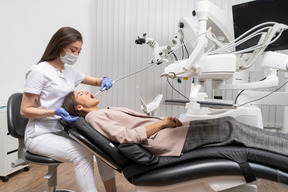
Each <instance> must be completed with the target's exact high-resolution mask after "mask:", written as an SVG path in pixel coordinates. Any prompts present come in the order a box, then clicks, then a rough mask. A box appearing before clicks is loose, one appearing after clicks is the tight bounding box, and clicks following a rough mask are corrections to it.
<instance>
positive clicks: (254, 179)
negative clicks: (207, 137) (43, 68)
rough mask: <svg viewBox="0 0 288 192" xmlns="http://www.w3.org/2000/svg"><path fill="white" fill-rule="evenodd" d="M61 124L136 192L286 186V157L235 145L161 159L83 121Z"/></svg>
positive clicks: (247, 190) (240, 191)
mask: <svg viewBox="0 0 288 192" xmlns="http://www.w3.org/2000/svg"><path fill="white" fill-rule="evenodd" d="M61 123H62V125H63V127H64V129H65V131H66V132H67V133H68V134H69V135H70V136H71V137H72V138H73V139H74V140H76V141H77V142H78V143H80V144H81V145H83V146H85V147H86V148H88V149H89V150H90V151H92V152H93V153H94V155H96V156H97V157H98V158H100V159H101V160H102V161H104V162H105V163H107V164H108V165H109V166H111V167H112V168H113V169H115V170H116V171H118V172H121V173H123V175H124V176H125V178H126V179H127V180H128V181H129V182H130V183H131V184H133V185H135V186H136V190H137V191H140V192H144V191H158V192H160V191H168V192H172V191H177V192H178V191H197V192H212V191H223V192H224V191H235V192H236V191H237V192H244V191H245V192H256V191H257V185H258V184H260V183H261V180H262V179H266V180H270V181H274V182H278V183H282V184H286V185H287V184H288V166H287V165H288V157H287V156H283V155H279V154H276V153H273V152H268V151H264V150H259V149H253V148H247V147H244V146H241V145H236V144H235V145H230V146H221V147H202V148H198V149H196V150H193V151H189V152H186V153H183V154H182V155H181V156H180V157H160V156H157V155H155V154H152V153H151V152H149V151H148V150H146V149H145V148H143V147H141V146H140V145H138V144H119V143H115V142H112V141H110V140H108V139H107V138H106V137H104V136H103V135H101V134H100V133H99V132H98V131H96V130H95V129H94V128H93V127H92V126H91V125H90V124H89V123H87V122H86V121H85V119H84V118H82V117H80V118H78V119H77V121H76V122H74V123H69V124H68V123H66V122H64V121H62V122H61Z"/></svg>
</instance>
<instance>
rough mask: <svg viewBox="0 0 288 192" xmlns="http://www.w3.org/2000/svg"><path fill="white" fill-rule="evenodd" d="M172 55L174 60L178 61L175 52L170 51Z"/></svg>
mask: <svg viewBox="0 0 288 192" xmlns="http://www.w3.org/2000/svg"><path fill="white" fill-rule="evenodd" d="M172 55H173V56H174V58H175V60H176V61H178V58H177V56H176V55H175V53H172Z"/></svg>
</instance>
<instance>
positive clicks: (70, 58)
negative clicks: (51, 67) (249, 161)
mask: <svg viewBox="0 0 288 192" xmlns="http://www.w3.org/2000/svg"><path fill="white" fill-rule="evenodd" d="M64 51H65V50H64ZM77 59H78V56H77V55H74V54H72V53H69V52H67V51H65V55H64V56H62V55H61V53H60V60H61V61H62V62H63V63H66V64H68V65H74V64H75V63H76V62H77Z"/></svg>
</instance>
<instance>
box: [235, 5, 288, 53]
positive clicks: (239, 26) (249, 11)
mask: <svg viewBox="0 0 288 192" xmlns="http://www.w3.org/2000/svg"><path fill="white" fill-rule="evenodd" d="M232 11H233V22H234V33H235V38H237V37H239V36H240V35H242V34H243V33H244V32H246V31H247V30H249V29H251V28H252V27H255V26H256V25H258V24H261V23H263V22H269V21H272V22H278V23H283V24H286V25H288V0H256V1H251V2H247V3H242V4H238V5H233V6H232ZM259 38H260V36H257V37H255V38H253V39H251V40H249V41H246V42H245V43H242V44H241V45H239V46H237V47H236V50H242V49H245V48H248V47H251V46H253V45H256V44H257V42H258V40H259ZM283 49H288V30H285V31H284V32H283V33H282V35H281V37H280V38H279V39H278V40H277V41H275V42H274V43H273V44H271V45H269V46H268V47H267V48H266V51H268V50H269V51H275V50H283Z"/></svg>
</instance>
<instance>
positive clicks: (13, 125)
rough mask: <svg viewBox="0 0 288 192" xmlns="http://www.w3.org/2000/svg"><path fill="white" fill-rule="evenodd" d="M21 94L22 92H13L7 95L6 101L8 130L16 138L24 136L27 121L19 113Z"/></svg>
mask: <svg viewBox="0 0 288 192" xmlns="http://www.w3.org/2000/svg"><path fill="white" fill-rule="evenodd" d="M22 96H23V94H22V93H14V94H12V95H11V96H10V97H9V99H8V103H7V124H8V131H9V133H10V135H12V136H13V137H16V138H24V133H25V127H26V125H27V123H28V119H24V118H22V117H21V115H20V108H21V102H22Z"/></svg>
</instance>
